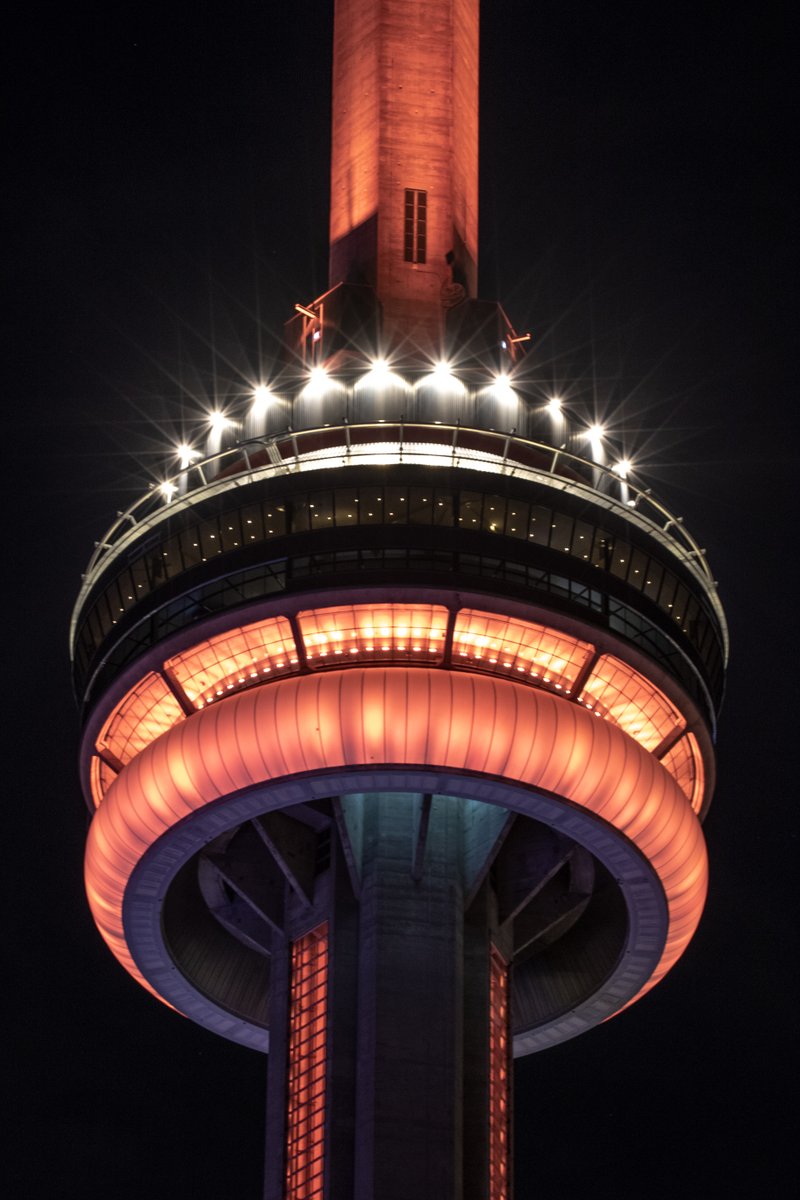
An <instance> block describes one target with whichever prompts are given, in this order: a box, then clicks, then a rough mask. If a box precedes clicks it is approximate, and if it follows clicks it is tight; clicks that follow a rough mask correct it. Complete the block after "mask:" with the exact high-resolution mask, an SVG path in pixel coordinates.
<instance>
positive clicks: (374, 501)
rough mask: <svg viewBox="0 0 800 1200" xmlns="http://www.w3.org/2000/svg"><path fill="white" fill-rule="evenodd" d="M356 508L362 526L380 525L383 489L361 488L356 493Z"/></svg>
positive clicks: (381, 522) (381, 520)
mask: <svg viewBox="0 0 800 1200" xmlns="http://www.w3.org/2000/svg"><path fill="white" fill-rule="evenodd" d="M358 508H359V514H360V518H361V524H362V525H382V524H383V489H382V488H378V487H368V488H361V489H360V491H359V493H358Z"/></svg>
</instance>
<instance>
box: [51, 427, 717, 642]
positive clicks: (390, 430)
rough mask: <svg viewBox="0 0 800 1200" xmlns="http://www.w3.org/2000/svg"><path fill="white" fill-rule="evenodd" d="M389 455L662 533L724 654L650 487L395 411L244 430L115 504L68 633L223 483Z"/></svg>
mask: <svg viewBox="0 0 800 1200" xmlns="http://www.w3.org/2000/svg"><path fill="white" fill-rule="evenodd" d="M393 463H405V464H409V463H415V464H420V465H427V466H440V467H441V466H447V467H461V468H464V469H472V470H483V471H486V472H488V473H490V474H499V475H505V476H513V477H514V478H517V479H525V480H527V481H529V482H533V483H538V484H543V485H545V486H548V487H551V488H554V489H556V490H558V491H563V492H567V493H570V494H572V495H577V496H582V497H584V498H585V499H586V500H587V501H589V502H591V503H592V504H594V505H595V506H600V507H604V508H606V509H608V510H609V511H610V512H614V513H616V514H617V515H618V516H620V517H622V518H623V519H624V520H626V521H627V522H629V523H631V524H633V525H636V526H638V527H639V528H641V529H642V530H643V531H644V532H646V533H647V534H649V535H650V536H651V537H653V538H654V539H655V540H656V541H658V542H659V543H661V544H662V545H663V546H664V547H665V548H666V549H667V550H668V551H669V553H671V554H672V555H674V556H675V557H676V558H678V559H679V560H680V561H681V562H682V563H683V564H684V565H685V566H686V567H687V568H688V569H689V570H690V571H691V573H692V575H693V576H694V577H695V578H696V579H697V580H698V582H699V583H700V584H701V585H702V587H703V589H704V591H705V592H706V594H707V595H708V597H709V599H710V601H711V603H712V605H713V608H714V611H715V614H716V616H717V617H718V619H719V622H720V626H721V629H722V633H723V638H724V640H725V654H726V658H727V646H728V633H727V625H726V622H725V616H724V613H723V610H722V606H721V603H720V601H719V597H718V595H717V590H716V584H715V581H714V578H713V575H712V573H711V570H710V568H709V566H708V563H707V562H706V557H705V551H704V550H703V549H702V548H701V547H700V546H699V545H698V543H697V542H696V541H695V539H694V537H693V536H692V535H691V533H690V532H689V531H688V530H687V529H686V528H685V527H684V525H683V520H682V518H681V517H678V516H675V514H674V513H672V512H671V511H670V510H669V509H668V508H667V507H666V506H665V505H664V504H662V503H661V501H660V500H658V499H656V498H655V497H654V496H653V495H652V494H651V492H650V490H649V489H642V488H640V487H638V486H637V485H636V484H635V483H633V482H631V481H630V480H626V479H622V478H620V476H619V475H618V474H616V473H615V472H614V471H612V470H610V469H609V468H608V467H605V466H603V465H601V464H599V463H596V462H590V461H589V460H587V459H585V458H582V457H580V456H579V455H576V454H573V453H572V452H571V451H568V450H566V449H565V448H559V447H555V446H552V445H548V444H547V443H545V442H535V441H531V440H529V439H527V438H523V437H520V436H518V435H517V434H514V433H503V432H496V431H493V430H487V429H479V428H476V427H470V426H465V425H461V424H455V425H450V424H445V423H439V422H436V423H434V424H431V423H429V422H428V423H426V422H421V421H413V422H405V421H404V420H402V419H401V420H399V421H391V422H390V421H386V422H375V421H371V422H365V423H362V424H349V423H347V422H343V423H341V424H338V425H326V426H324V427H316V428H312V429H304V430H296V431H295V430H292V429H287V430H285V431H284V432H282V433H278V434H273V435H270V436H264V437H256V438H251V439H246V440H242V441H240V442H237V443H236V444H235V445H232V446H230V447H229V448H227V449H224V450H220V451H219V452H218V453H216V454H211V455H208V456H207V457H204V458H202V459H198V460H197V461H196V462H193V463H191V464H190V465H188V466H186V467H185V468H183V469H181V470H179V471H177V472H175V474H173V475H172V476H171V477H169V478H168V479H166V480H165V481H164V482H163V483H161V484H154V485H153V486H152V487H151V488H150V489H149V490H148V491H147V492H145V493H144V494H143V495H142V496H140V497H139V498H138V499H137V500H135V501H134V503H133V504H131V505H130V506H129V507H128V508H127V509H126V510H125V511H124V512H120V513H118V514H117V517H116V519H115V520H114V522H113V523H112V524H111V525H110V526H109V528H108V529H107V530H106V532H105V534H104V535H103V537H102V538H101V539H100V541H98V542H97V543H95V549H94V552H93V554H92V556H91V558H90V560H89V563H88V565H87V568H86V571H85V573H84V575H83V583H82V587H81V590H80V594H79V596H78V599H77V602H76V605H75V609H74V611H73V616H72V623H71V628H70V640H71V643H72V640H73V639H74V634H75V627H76V622H77V618H78V615H79V613H80V610H81V608H82V606H83V602H84V600H85V598H86V596H87V595H88V594H89V592H90V591H91V589H92V588H93V587H94V584H95V582H96V581H97V579H98V578H99V577H100V575H101V574H102V573H103V572H104V571H105V570H106V568H107V567H108V566H109V565H110V564H111V563H112V562H113V561H114V560H115V559H116V558H117V557H119V556H120V555H122V554H123V553H125V552H126V551H127V550H128V549H129V548H130V546H131V545H132V544H133V543H134V542H136V541H138V540H139V539H140V538H142V537H143V536H145V535H146V534H148V533H150V532H152V531H153V530H154V529H156V528H157V527H158V525H159V524H161V523H162V522H164V521H165V520H166V519H167V518H168V517H169V516H173V515H175V514H176V513H179V512H182V511H184V510H186V509H188V508H191V507H193V506H194V505H195V504H198V503H200V502H201V501H203V500H207V499H209V498H211V497H214V496H217V495H220V494H222V493H224V492H226V491H230V490H233V489H235V488H239V487H243V486H246V485H248V484H250V483H255V482H257V481H260V480H265V479H269V478H274V477H276V476H280V475H287V474H297V473H300V472H303V471H308V470H320V469H326V468H328V469H341V468H343V467H348V466H357V465H372V464H381V465H390V464H393Z"/></svg>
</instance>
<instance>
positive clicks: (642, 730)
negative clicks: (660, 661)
mask: <svg viewBox="0 0 800 1200" xmlns="http://www.w3.org/2000/svg"><path fill="white" fill-rule="evenodd" d="M579 700H580V702H581V704H584V705H585V706H586V708H588V709H590V710H591V711H593V712H595V713H597V714H598V715H599V716H601V717H605V718H606V719H607V720H609V721H613V723H614V724H615V725H619V727H620V729H624V730H625V732H626V733H628V734H630V736H631V737H632V738H635V739H636V741H637V742H640V743H641V745H643V746H644V747H645V748H646V749H647V750H650V751H653V750H657V749H658V747H659V746H660V745H661V743H662V742H663V741H664V739H665V738H666V737H669V736H671V735H672V734H673V733H675V732H677V730H679V729H683V727H684V725H685V724H686V722H685V721H684V719H683V717H682V716H681V714H680V713H679V712H678V710H677V709H676V708H675V707H674V706H673V705H672V704H671V703H670V701H669V700H668V699H667V697H666V696H665V695H664V693H663V692H661V691H659V689H658V688H657V687H656V686H655V684H652V683H650V681H649V680H648V679H645V677H644V676H643V675H640V674H639V673H638V671H634V669H633V667H629V666H628V665H627V663H624V662H622V661H621V660H620V659H618V658H614V657H613V656H612V655H610V654H605V655H603V657H602V658H600V659H599V660H598V662H597V664H596V665H595V667H594V669H593V671H592V673H591V675H590V676H589V678H588V679H587V680H586V683H585V684H584V687H583V691H582V692H581V694H580V697H579Z"/></svg>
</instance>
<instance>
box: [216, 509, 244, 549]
mask: <svg viewBox="0 0 800 1200" xmlns="http://www.w3.org/2000/svg"><path fill="white" fill-rule="evenodd" d="M219 533H220V540H221V543H222V549H223V550H236V549H237V548H238V547H239V546H241V544H242V527H241V525H240V524H239V513H238V512H232V513H225V514H224V515H223V516H221V517H220V521H219Z"/></svg>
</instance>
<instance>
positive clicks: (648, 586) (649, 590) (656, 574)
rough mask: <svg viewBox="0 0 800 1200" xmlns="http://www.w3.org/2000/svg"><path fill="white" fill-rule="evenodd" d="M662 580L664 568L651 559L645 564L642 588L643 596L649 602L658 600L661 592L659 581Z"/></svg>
mask: <svg viewBox="0 0 800 1200" xmlns="http://www.w3.org/2000/svg"><path fill="white" fill-rule="evenodd" d="M663 578H664V568H663V567H662V566H661V564H660V563H657V562H656V560H655V559H654V558H651V559H650V561H649V562H648V564H647V570H646V572H645V577H644V587H643V588H642V591H643V592H644V594H645V596H649V597H650V599H651V600H658V593H659V591H660V590H661V581H662V579H663Z"/></svg>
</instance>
